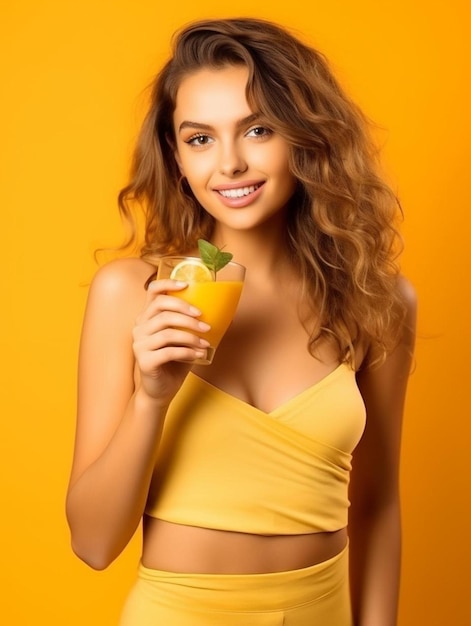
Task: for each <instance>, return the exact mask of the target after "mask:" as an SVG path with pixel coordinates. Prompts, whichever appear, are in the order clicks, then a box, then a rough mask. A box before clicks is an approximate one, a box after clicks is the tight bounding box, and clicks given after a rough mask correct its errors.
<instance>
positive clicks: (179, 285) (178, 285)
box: [175, 280, 188, 288]
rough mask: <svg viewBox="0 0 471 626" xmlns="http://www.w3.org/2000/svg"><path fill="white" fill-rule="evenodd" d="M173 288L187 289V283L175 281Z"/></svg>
mask: <svg viewBox="0 0 471 626" xmlns="http://www.w3.org/2000/svg"><path fill="white" fill-rule="evenodd" d="M175 287H182V288H183V287H188V283H184V282H183V281H181V280H176V281H175Z"/></svg>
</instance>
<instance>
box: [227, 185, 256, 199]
mask: <svg viewBox="0 0 471 626" xmlns="http://www.w3.org/2000/svg"><path fill="white" fill-rule="evenodd" d="M259 187H260V185H250V187H241V188H240V189H220V190H219V193H220V194H221V196H224V197H225V198H242V196H248V195H249V193H253V192H254V191H255V190H256V189H258V188H259Z"/></svg>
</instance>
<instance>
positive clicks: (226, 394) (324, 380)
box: [189, 363, 346, 416]
mask: <svg viewBox="0 0 471 626" xmlns="http://www.w3.org/2000/svg"><path fill="white" fill-rule="evenodd" d="M345 366H346V363H340V364H339V365H337V367H335V368H334V369H333V370H331V371H330V372H329V373H328V374H326V375H325V376H323V377H322V378H321V379H319V380H318V381H317V382H315V383H313V384H312V385H309V386H308V387H306V388H305V389H303V390H301V391H299V392H298V393H296V394H295V395H294V396H292V397H291V398H288V399H287V400H285V401H284V402H282V403H281V404H280V405H279V406H277V407H276V408H274V409H272V410H271V411H264V410H263V409H261V408H259V407H257V406H254V405H253V404H250V403H249V402H246V401H245V400H242V398H239V397H238V396H234V395H233V394H231V393H229V392H228V391H224V389H221V388H220V387H217V386H216V385H214V384H213V383H210V382H209V381H207V380H206V379H205V378H202V377H201V376H198V374H195V373H194V372H191V371H190V373H189V375H190V376H191V377H192V378H193V379H194V380H196V381H197V382H199V383H200V384H201V385H203V386H205V387H207V388H209V389H211V390H213V391H215V392H216V393H218V394H221V395H222V396H224V397H226V398H228V399H230V400H231V401H233V402H234V403H238V404H240V405H241V406H243V407H246V408H247V409H251V410H253V411H257V412H258V413H262V414H263V415H268V416H275V415H276V414H277V413H281V412H283V411H284V410H285V409H286V408H288V407H289V406H290V405H291V404H293V403H295V402H298V401H300V400H302V399H303V398H304V396H307V395H309V393H313V392H314V391H318V389H319V388H321V387H322V386H323V385H324V384H327V383H328V382H329V381H330V380H331V379H332V378H334V377H335V376H336V375H337V374H338V373H339V372H340V371H341V369H342V368H343V367H345Z"/></svg>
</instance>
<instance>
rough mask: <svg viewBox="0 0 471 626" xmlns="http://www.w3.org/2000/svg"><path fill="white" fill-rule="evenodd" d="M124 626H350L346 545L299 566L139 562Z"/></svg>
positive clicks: (122, 625) (124, 616)
mask: <svg viewBox="0 0 471 626" xmlns="http://www.w3.org/2000/svg"><path fill="white" fill-rule="evenodd" d="M119 624H120V626H156V625H157V624H162V625H163V624H165V625H168V626H315V625H316V624H319V625H320V626H321V625H322V626H352V617H351V608H350V592H349V584H348V548H345V549H344V550H343V551H342V552H341V553H340V554H338V555H337V556H335V557H333V558H332V559H329V560H328V561H324V562H323V563H318V564H316V565H312V566H311V567H307V568H304V569H299V570H291V571H287V572H275V573H270V574H180V573H173V572H162V571H160V570H153V569H149V568H146V567H144V566H142V565H141V566H140V568H139V575H138V579H137V581H136V583H135V585H134V587H133V589H132V590H131V593H130V594H129V596H128V599H127V602H126V604H125V607H124V610H123V613H122V616H121V621H120V622H119Z"/></svg>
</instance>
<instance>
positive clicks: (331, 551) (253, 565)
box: [142, 516, 348, 574]
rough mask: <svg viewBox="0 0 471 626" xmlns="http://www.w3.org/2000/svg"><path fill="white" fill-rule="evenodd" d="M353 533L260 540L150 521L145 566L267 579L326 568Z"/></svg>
mask: <svg viewBox="0 0 471 626" xmlns="http://www.w3.org/2000/svg"><path fill="white" fill-rule="evenodd" d="M347 541H348V539H347V530H346V528H342V529H340V530H338V531H334V532H316V533H308V534H302V535H299V534H298V535H255V534H250V533H239V532H233V531H224V530H214V529H209V528H200V527H196V526H186V525H183V524H174V523H171V522H166V521H163V520H159V519H157V518H153V517H149V516H145V517H144V542H143V553H142V564H143V565H144V566H145V567H147V568H151V569H156V570H163V571H169V572H180V573H188V574H190V573H193V574H261V573H269V572H282V571H288V570H297V569H302V568H306V567H310V566H312V565H316V564H317V563H322V562H323V561H327V560H328V559H331V558H333V557H334V556H336V555H337V554H339V553H340V552H341V551H342V550H343V549H344V548H345V546H346V545H347Z"/></svg>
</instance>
